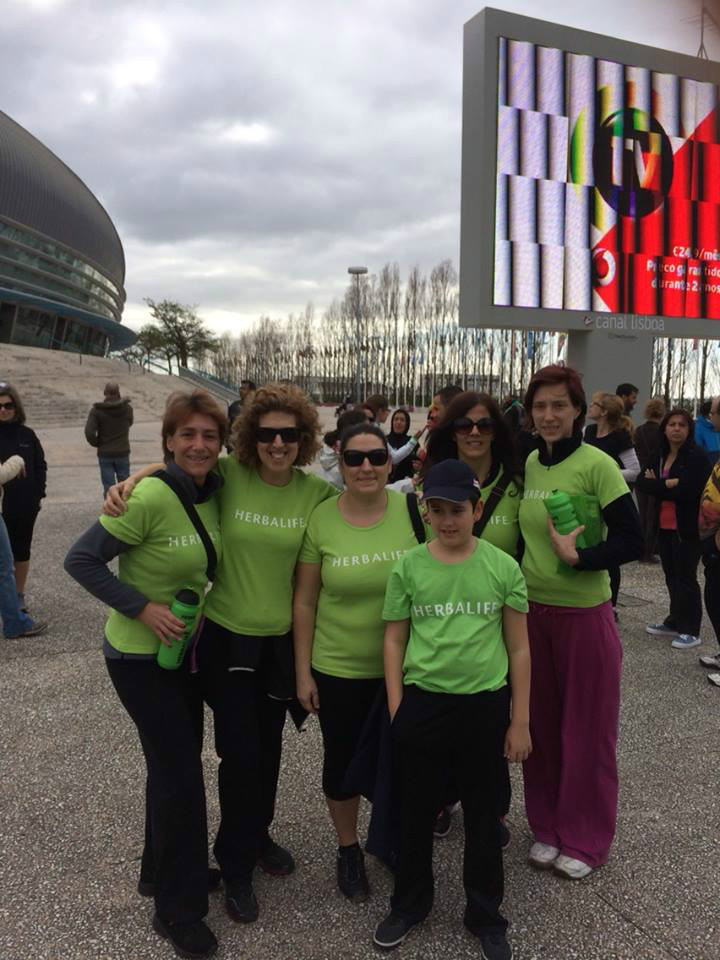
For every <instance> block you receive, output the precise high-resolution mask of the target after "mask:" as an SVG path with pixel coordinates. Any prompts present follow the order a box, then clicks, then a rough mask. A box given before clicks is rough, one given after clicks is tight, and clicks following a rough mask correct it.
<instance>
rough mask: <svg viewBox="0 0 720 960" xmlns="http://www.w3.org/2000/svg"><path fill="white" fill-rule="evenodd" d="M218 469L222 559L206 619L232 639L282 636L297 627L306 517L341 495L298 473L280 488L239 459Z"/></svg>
mask: <svg viewBox="0 0 720 960" xmlns="http://www.w3.org/2000/svg"><path fill="white" fill-rule="evenodd" d="M218 469H219V471H220V475H221V476H222V478H223V486H222V488H221V490H220V493H219V497H220V524H221V529H222V539H223V557H222V560H221V561H220V563H219V564H218V570H217V576H216V577H215V582H214V583H213V586H212V589H211V591H210V593H209V594H208V597H207V602H206V604H205V615H206V616H207V617H209V618H210V619H211V620H213V621H214V622H215V623H219V624H220V626H222V627H225V628H226V629H227V630H231V631H232V632H233V633H245V634H248V635H249V636H253V637H269V636H281V635H282V634H284V633H287V632H288V630H289V629H290V627H291V624H292V593H293V574H294V571H295V564H296V562H297V556H298V552H299V550H300V545H301V543H302V539H303V535H304V533H305V528H306V527H307V522H308V519H309V517H310V514H311V513H312V512H313V510H314V509H315V507H316V506H317V505H318V503H320V502H321V501H323V500H326V499H327V498H328V497H332V498H335V497H336V496H337V490H336V489H335V487H332V486H330V484H329V483H326V482H325V480H323V479H321V478H320V477H318V476H316V475H315V474H312V473H305V472H304V471H302V470H299V469H294V470H293V472H292V478H291V480H290V483H288V484H286V485H285V486H284V487H275V486H273V485H272V484H270V483H265V481H264V480H262V479H261V478H260V474H259V473H258V471H257V470H255V469H253V468H252V467H246V466H244V465H243V464H241V463H238V461H237V460H236V459H235V457H221V458H220V460H218Z"/></svg>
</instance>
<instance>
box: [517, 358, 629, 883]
mask: <svg viewBox="0 0 720 960" xmlns="http://www.w3.org/2000/svg"><path fill="white" fill-rule="evenodd" d="M525 409H526V410H527V411H528V413H529V414H530V415H531V416H532V418H533V423H534V425H535V428H536V430H537V432H538V434H539V438H540V440H539V444H540V445H539V448H538V450H536V451H534V452H533V453H531V454H530V456H529V457H528V459H527V463H526V464H525V490H524V496H523V500H522V503H521V504H520V532H521V533H522V536H523V538H524V540H525V552H524V554H523V560H522V571H523V573H524V574H525V579H526V581H527V588H528V596H529V599H530V612H529V614H528V632H529V636H530V656H531V658H532V684H531V687H530V734H531V736H532V741H533V752H532V754H531V755H530V757H529V758H528V759H527V760H526V761H525V764H524V769H523V773H524V779H525V809H526V811H527V817H528V822H529V824H530V828H531V830H532V833H533V836H534V843H533V844H532V846H531V848H530V852H529V856H528V860H529V862H530V864H531V865H532V866H534V867H536V868H537V869H539V870H551V869H552V870H554V871H555V872H556V873H558V874H559V875H560V876H562V877H565V878H567V879H570V880H581V879H582V878H583V877H586V876H588V874H590V873H591V872H592V871H593V869H594V868H595V867H598V866H601V865H602V864H603V863H605V862H606V861H607V859H608V856H609V853H610V847H611V845H612V841H613V838H614V835H615V826H616V821H617V801H618V773H617V736H618V720H619V713H620V668H621V663H622V646H621V643H620V637H619V636H618V632H617V627H616V626H615V620H614V618H613V615H612V606H611V605H610V602H609V601H610V580H609V578H608V573H607V571H608V568H609V567H612V566H614V565H619V564H622V563H627V562H629V561H631V560H635V559H637V557H639V556H640V554H641V553H642V534H641V532H640V520H639V518H638V515H637V510H636V508H635V503H634V502H633V499H632V496H631V495H630V491H629V490H628V487H627V484H626V483H625V481H624V480H623V478H622V475H621V474H620V471H619V470H618V468H617V466H616V465H615V464H614V463H613V462H612V460H611V459H610V458H609V457H608V456H607V455H606V454H604V453H603V452H602V451H601V450H597V449H596V448H595V447H592V446H590V444H587V443H583V442H582V426H583V420H584V418H585V412H586V406H585V395H584V393H583V389H582V382H581V380H580V376H579V374H578V373H577V371H576V370H573V369H572V368H571V367H564V366H563V367H561V366H559V365H552V366H548V367H543V368H542V369H540V370H538V371H536V373H535V374H534V375H533V377H532V379H531V380H530V384H529V386H528V390H527V393H526V395H525ZM556 491H560V492H563V493H566V494H567V495H568V496H569V497H571V502H573V499H572V498H574V502H573V506H574V507H575V510H576V512H578V511H580V509H581V508H582V510H583V512H584V515H585V519H586V525H585V526H578V527H576V528H575V529H574V530H572V531H571V532H570V533H568V534H566V535H562V534H559V533H558V532H557V530H556V529H555V527H554V526H553V524H552V522H551V520H550V518H549V516H548V512H547V509H546V507H545V503H544V501H545V499H546V498H547V497H549V496H550V495H551V494H552V493H553V492H556ZM575 504H577V506H575ZM587 524H590V529H588V527H587ZM584 531H587V533H586V536H587V537H588V539H589V540H590V543H589V544H588V545H587V546H584V547H579V548H578V547H577V545H576V541H577V537H578V535H579V534H580V533H581V532H584ZM591 534H592V536H591ZM558 561H560V562H558ZM568 567H572V568H573V572H571V571H569V570H568V569H567V568H568Z"/></svg>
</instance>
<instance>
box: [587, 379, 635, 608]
mask: <svg viewBox="0 0 720 960" xmlns="http://www.w3.org/2000/svg"><path fill="white" fill-rule="evenodd" d="M623 410H624V408H623V403H622V400H621V399H620V397H618V396H616V395H615V394H613V393H595V394H593V399H592V403H591V404H590V409H589V410H588V419H589V420H594V421H595V423H590V424H588V426H587V427H586V428H585V437H584V439H585V443H589V444H591V445H592V446H593V447H597V448H598V449H599V450H603V451H604V452H605V453H607V454H608V456H610V457H612V458H613V460H614V461H615V463H617V465H618V467H620V473H622V475H623V479H624V480H625V482H626V483H627V484H628V485H631V484H632V483H633V481H634V480H635V479H636V477H637V475H638V474H639V473H640V463H639V462H638V458H637V454H636V453H635V447H634V446H633V441H632V421H631V420H630V418H629V417H628V416H626V415H625V413H624V412H623ZM608 573H609V575H610V591H611V597H610V599H611V601H612V608H613V616H614V617H615V619H616V620H617V619H618V612H617V601H618V595H619V593H620V567H619V566H617V565H616V566H613V567H609V568H608Z"/></svg>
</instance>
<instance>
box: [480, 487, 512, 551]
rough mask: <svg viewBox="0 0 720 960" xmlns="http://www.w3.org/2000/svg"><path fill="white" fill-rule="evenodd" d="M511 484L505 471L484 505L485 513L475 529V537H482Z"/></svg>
mask: <svg viewBox="0 0 720 960" xmlns="http://www.w3.org/2000/svg"><path fill="white" fill-rule="evenodd" d="M509 483H510V477H509V476H508V475H507V474H506V473H505V472H504V471H503V474H502V476H501V477H500V479H499V480H498V482H497V483H496V484H495V486H494V487H493V488H492V490H491V491H490V496H489V497H488V498H487V500H486V501H485V503H484V504H483V512H482V515H481V517H480V519H479V520H478V522H477V523H476V524H475V526H474V527H473V536H474V537H481V536H482V532H483V530H484V529H485V527H486V526H487V523H488V520H489V519H490V517H491V516H492V515H493V510H494V509H495V507H496V506H497V505H498V504H499V503H500V501H501V500H502V498H503V496H504V495H505V491H506V490H507V488H508V485H509Z"/></svg>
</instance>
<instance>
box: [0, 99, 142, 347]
mask: <svg viewBox="0 0 720 960" xmlns="http://www.w3.org/2000/svg"><path fill="white" fill-rule="evenodd" d="M124 282H125V256H124V253H123V249H122V244H121V243H120V238H119V237H118V234H117V231H116V230H115V227H114V226H113V223H112V221H111V220H110V217H109V216H108V215H107V213H106V212H105V209H104V208H103V207H102V205H101V204H100V202H99V201H98V200H97V199H96V198H95V196H94V195H93V194H92V193H91V192H90V190H88V188H87V187H86V186H85V184H84V183H83V182H82V181H81V180H80V179H79V178H78V177H77V176H76V175H75V174H74V173H73V172H72V170H70V169H69V168H68V167H67V166H66V165H65V164H64V163H63V162H62V161H61V160H59V159H58V158H57V157H56V156H55V154H53V153H52V152H51V151H50V150H48V149H47V147H45V146H43V144H41V143H40V141H39V140H37V139H36V138H35V137H33V136H32V134H30V133H28V131H27V130H24V129H23V128H22V127H21V126H19V125H18V124H17V123H15V122H14V121H13V120H11V119H10V117H8V116H6V115H5V114H4V113H1V112H0V343H16V344H21V345H25V346H34V347H49V348H52V349H57V350H70V351H73V352H79V353H91V354H96V355H103V354H105V353H106V352H107V351H108V350H113V349H114V350H116V349H122V348H123V347H125V346H129V345H130V344H132V343H133V342H134V340H135V334H134V333H133V332H132V330H130V329H129V328H128V327H124V326H122V324H121V318H122V310H123V306H124V304H125V290H124V287H123V284H124Z"/></svg>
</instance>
